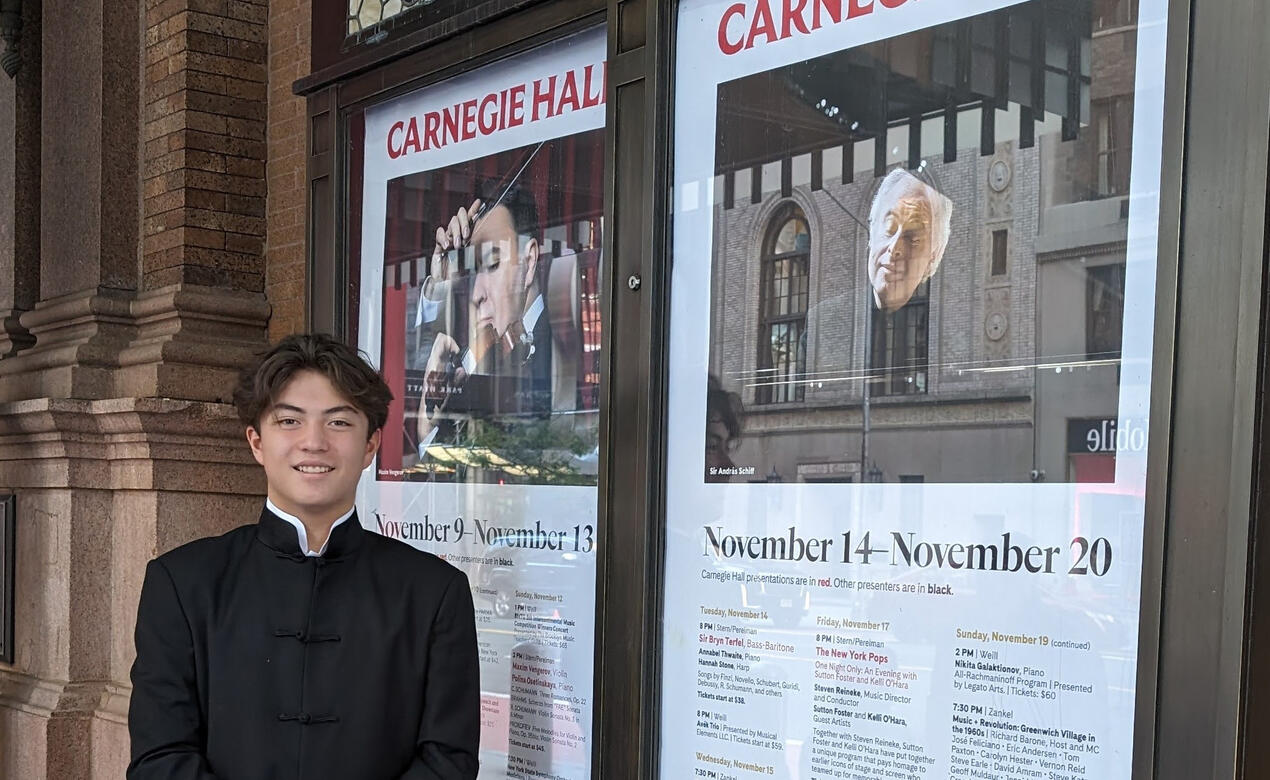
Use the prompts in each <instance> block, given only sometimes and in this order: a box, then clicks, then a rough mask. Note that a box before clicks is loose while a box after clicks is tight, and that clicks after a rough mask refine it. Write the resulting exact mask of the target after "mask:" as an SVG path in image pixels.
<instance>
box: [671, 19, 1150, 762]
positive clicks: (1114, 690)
mask: <svg viewBox="0 0 1270 780" xmlns="http://www.w3.org/2000/svg"><path fill="white" fill-rule="evenodd" d="M848 5H849V4H847V3H841V4H838V3H829V2H809V3H792V2H791V3H781V4H778V3H757V4H756V3H735V2H731V0H681V2H680V4H679V9H680V13H679V29H678V30H677V40H678V41H680V42H681V45H680V47H679V50H678V52H677V59H676V63H677V64H676V67H677V73H676V82H675V85H674V93H675V95H676V100H677V104H676V117H675V136H674V138H675V140H674V143H675V149H674V160H675V161H676V170H675V172H674V184H675V189H674V192H675V194H676V202H675V209H674V214H673V220H674V222H673V238H674V245H673V261H674V262H673V275H672V280H671V283H672V288H671V312H670V328H671V338H670V366H669V384H668V387H669V395H668V399H669V410H668V414H667V420H666V426H667V428H666V431H667V443H668V444H667V460H668V463H667V471H666V475H665V476H666V485H667V488H666V513H667V514H666V523H667V536H666V557H665V571H664V587H665V590H666V592H667V593H670V594H672V596H671V597H670V598H667V599H666V601H665V606H664V612H663V620H664V622H663V625H662V629H663V633H662V639H663V648H664V652H663V656H662V659H661V667H660V668H661V674H662V679H661V704H662V707H661V731H660V733H661V744H660V746H659V753H658V755H659V756H660V759H659V760H660V761H661V765H660V766H661V776H662V777H665V778H676V780H678V778H690V777H716V778H721V777H725V776H727V777H731V776H736V777H740V776H747V777H748V776H775V777H785V778H800V779H802V778H817V779H819V778H836V777H842V778H852V779H853V780H872V779H874V778H876V779H878V780H881V779H882V778H894V777H904V778H912V777H930V778H968V777H983V778H995V779H997V780H1014V778H1017V777H1025V776H1040V777H1047V778H1061V779H1062V780H1074V778H1078V777H1080V778H1087V777H1097V778H1107V779H1110V780H1121V779H1127V778H1128V777H1129V775H1130V766H1131V759H1132V755H1131V754H1132V738H1133V730H1134V716H1135V703H1136V691H1135V685H1136V671H1137V657H1136V653H1137V646H1138V620H1139V616H1138V603H1139V602H1138V591H1139V588H1140V579H1141V570H1142V524H1143V511H1144V498H1143V496H1144V484H1145V469H1146V447H1147V440H1148V431H1147V420H1148V418H1149V404H1148V399H1149V397H1150V366H1151V356H1152V333H1153V329H1154V321H1153V311H1154V297H1153V296H1154V289H1155V260H1156V258H1155V251H1156V246H1157V221H1158V216H1159V214H1158V203H1157V201H1156V197H1157V195H1156V193H1158V192H1159V177H1160V157H1161V155H1160V140H1161V139H1160V128H1161V127H1162V124H1163V123H1162V119H1161V118H1162V112H1163V107H1162V85H1161V81H1160V79H1161V78H1162V73H1163V72H1164V67H1163V51H1164V36H1165V18H1166V13H1165V11H1166V8H1165V6H1166V3H1165V2H1164V0H1142V4H1141V7H1139V4H1138V3H1133V2H1127V3H1126V5H1125V6H1120V5H1118V4H1116V3H1114V2H1104V0H1024V1H1023V2H1012V1H1010V0H999V1H995V2H994V1H993V0H988V1H987V2H977V3H974V4H969V3H945V4H939V3H936V4H929V3H920V2H900V1H898V0H897V2H894V3H891V2H888V3H872V4H865V3H857V4H853V5H852V7H851V8H850V9H849V8H847V6H848ZM972 6H973V7H972ZM853 9H855V10H854V11H853ZM860 9H868V10H860ZM848 11H853V12H852V13H848ZM1108 19H1113V20H1115V21H1114V24H1113V23H1111V22H1108V21H1106V20H1108ZM1139 19H1140V20H1141V21H1140V22H1139ZM703 41H706V42H709V45H704V44H703V43H702V42H703ZM1135 85H1136V87H1137V89H1138V90H1139V91H1137V92H1136V93H1135V92H1134V89H1135ZM1135 122H1137V123H1138V124H1136V125H1135ZM932 125H933V127H932ZM915 127H918V128H921V131H922V137H921V138H920V139H917V138H914V139H913V144H912V146H913V148H914V149H915V150H916V151H917V152H920V154H917V153H913V152H910V149H909V144H908V143H907V142H906V141H905V140H903V139H907V138H908V137H909V134H910V132H911V130H912V128H915ZM928 128H929V130H928ZM934 128H938V131H939V133H938V136H936V134H935V133H934V132H931V131H933V129H934ZM936 137H937V138H938V141H939V142H938V143H932V142H931V139H932V138H936ZM843 149H848V150H851V149H854V150H855V152H854V154H850V155H843V154H842V151H841V150H843ZM875 151H876V152H877V154H875ZM831 154H832V158H831ZM817 156H818V157H819V159H821V160H822V161H823V160H829V159H832V160H833V161H834V165H833V167H831V168H826V170H825V174H826V175H824V176H822V177H820V178H818V179H814V183H815V185H816V186H815V187H813V186H812V185H813V177H811V176H810V175H803V174H802V173H800V172H801V171H805V170H808V167H807V161H808V160H811V159H817ZM844 160H845V162H844ZM755 169H764V170H788V171H792V172H793V177H792V181H790V182H787V183H786V184H787V186H786V187H785V189H784V191H783V192H782V189H781V187H780V186H779V184H780V180H779V177H771V178H770V180H769V178H767V177H765V178H763V179H762V180H761V181H757V182H752V180H751V179H748V178H747V179H745V182H746V183H747V184H750V183H753V184H754V186H753V188H752V189H748V190H743V191H745V192H749V193H750V194H751V197H738V198H726V197H719V196H717V195H716V196H715V197H708V196H707V197H695V196H694V197H689V196H688V193H700V192H703V191H704V192H707V193H708V192H709V189H710V187H712V186H721V185H717V184H716V182H725V181H728V180H729V179H736V180H737V181H739V180H740V176H741V175H745V174H746V173H747V172H748V171H750V170H755ZM737 186H738V187H739V186H741V185H740V184H737ZM794 225H797V226H798V229H797V230H795V229H794V227H793V226H794ZM803 226H806V227H805V231H804V228H803ZM804 236H806V238H805V240H804V239H803V237H804ZM703 390H704V393H703Z"/></svg>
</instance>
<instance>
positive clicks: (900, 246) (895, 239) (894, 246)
mask: <svg viewBox="0 0 1270 780" xmlns="http://www.w3.org/2000/svg"><path fill="white" fill-rule="evenodd" d="M903 235H904V234H903V233H896V234H895V235H893V236H891V240H890V241H889V242H887V245H886V250H887V252H889V253H890V255H891V259H892V260H899V259H900V258H902V257H903V256H904V242H903V241H901V240H900V239H901V238H902V237H903Z"/></svg>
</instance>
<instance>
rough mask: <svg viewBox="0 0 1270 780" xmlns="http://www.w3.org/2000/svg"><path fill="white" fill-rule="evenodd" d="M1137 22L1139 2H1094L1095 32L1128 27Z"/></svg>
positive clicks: (1127, 0)
mask: <svg viewBox="0 0 1270 780" xmlns="http://www.w3.org/2000/svg"><path fill="white" fill-rule="evenodd" d="M1137 21H1138V2H1137V0H1094V30H1111V29H1115V28H1116V27H1127V26H1129V25H1131V24H1136V23H1137Z"/></svg>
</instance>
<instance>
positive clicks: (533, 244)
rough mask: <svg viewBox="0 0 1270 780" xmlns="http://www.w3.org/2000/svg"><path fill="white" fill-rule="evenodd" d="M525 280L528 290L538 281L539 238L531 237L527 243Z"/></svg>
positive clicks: (524, 284) (525, 286) (524, 285)
mask: <svg viewBox="0 0 1270 780" xmlns="http://www.w3.org/2000/svg"><path fill="white" fill-rule="evenodd" d="M524 265H525V281H524V283H523V287H524V289H525V290H526V291H528V290H529V288H530V287H532V286H533V284H534V282H536V281H538V239H536V238H531V239H529V242H528V243H526V244H525V260H524Z"/></svg>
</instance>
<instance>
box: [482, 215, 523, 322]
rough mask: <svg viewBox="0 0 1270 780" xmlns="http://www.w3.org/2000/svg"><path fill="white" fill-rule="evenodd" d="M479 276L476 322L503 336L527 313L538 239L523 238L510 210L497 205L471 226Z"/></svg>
mask: <svg viewBox="0 0 1270 780" xmlns="http://www.w3.org/2000/svg"><path fill="white" fill-rule="evenodd" d="M471 246H472V247H473V248H474V249H475V250H476V280H475V281H474V282H473V285H472V308H473V309H474V311H475V315H476V316H475V318H474V319H475V325H476V328H477V329H478V330H479V329H480V328H485V327H491V328H493V329H494V331H495V332H496V333H497V334H498V335H499V336H502V335H503V334H504V333H506V332H507V330H508V328H510V327H511V326H512V323H514V322H517V321H519V320H520V319H521V317H523V316H524V313H525V295H526V293H527V292H528V290H529V288H530V286H531V285H532V284H533V279H534V269H535V265H536V263H537V261H538V243H537V241H535V240H529V241H527V242H525V244H524V248H523V249H522V248H521V242H520V241H519V239H518V236H517V235H516V226H515V224H513V222H512V215H511V212H510V211H508V210H507V208H506V207H504V206H497V207H495V208H494V209H493V210H492V211H490V212H489V213H488V214H486V215H485V216H484V218H482V219H481V221H480V222H477V223H476V227H475V228H474V229H473V230H472V240H471Z"/></svg>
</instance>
